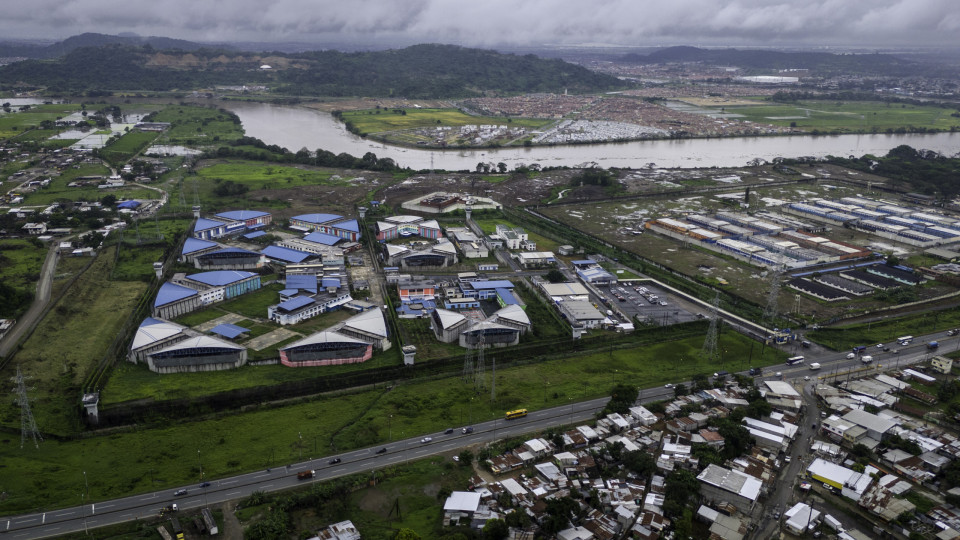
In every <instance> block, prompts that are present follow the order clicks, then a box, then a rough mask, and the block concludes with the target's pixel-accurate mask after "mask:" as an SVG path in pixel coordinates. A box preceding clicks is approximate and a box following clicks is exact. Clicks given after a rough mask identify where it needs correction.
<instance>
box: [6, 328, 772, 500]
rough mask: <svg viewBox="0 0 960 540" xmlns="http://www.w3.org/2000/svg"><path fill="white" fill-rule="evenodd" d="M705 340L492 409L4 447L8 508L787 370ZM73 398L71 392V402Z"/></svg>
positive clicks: (443, 389)
mask: <svg viewBox="0 0 960 540" xmlns="http://www.w3.org/2000/svg"><path fill="white" fill-rule="evenodd" d="M702 342H703V340H702V338H691V339H687V340H681V341H677V342H669V343H660V344H657V345H652V346H646V347H642V348H637V349H624V350H611V351H602V352H596V353H593V354H588V355H584V356H582V357H576V358H564V359H558V360H551V361H546V362H543V363H540V364H534V365H528V366H522V367H517V368H509V369H502V370H498V371H497V396H498V398H497V401H496V402H495V403H492V402H490V400H489V393H486V392H482V393H480V394H479V395H475V394H473V392H472V391H470V390H472V385H470V386H469V387H467V386H466V385H465V383H464V382H462V381H461V380H460V378H459V377H453V378H448V379H440V380H431V381H422V382H417V381H414V382H410V383H402V384H394V385H393V386H392V387H388V388H386V389H385V388H378V389H376V390H367V391H363V392H358V393H355V394H348V395H342V396H339V397H334V396H325V397H320V398H317V399H314V400H312V401H309V402H304V403H301V404H296V405H290V406H286V407H280V408H266V409H262V410H257V411H253V412H247V413H242V414H237V413H235V412H233V411H231V412H229V413H225V414H223V415H221V416H218V417H217V418H212V419H207V420H198V421H196V422H185V423H178V424H176V425H168V424H167V423H163V426H164V427H160V428H143V427H141V428H138V429H133V430H130V431H121V432H115V433H112V434H110V435H102V436H95V437H90V438H85V439H79V440H72V441H68V442H61V441H57V440H53V439H51V440H46V441H44V442H43V443H41V445H40V448H39V450H34V449H32V448H31V449H29V450H24V451H20V450H19V449H18V448H16V444H15V442H14V441H13V440H10V439H8V440H7V442H5V443H2V445H0V455H2V456H3V462H4V464H5V465H6V466H7V468H8V470H16V471H18V472H19V474H17V475H8V478H7V479H6V483H5V485H4V491H5V492H6V493H7V495H8V498H7V499H6V501H5V502H4V506H3V510H2V511H3V512H4V513H15V512H21V511H25V510H29V509H34V508H39V507H45V508H52V507H60V506H67V505H70V504H75V502H74V499H75V498H76V490H77V485H78V482H80V481H81V480H79V478H75V477H74V476H72V475H70V474H64V473H65V472H68V471H79V470H86V471H87V473H88V478H89V479H90V493H91V498H92V500H95V501H96V500H103V499H106V498H108V497H116V496H120V495H122V494H129V493H137V492H146V491H152V490H155V489H158V488H162V487H169V486H174V485H179V484H183V483H189V482H192V481H194V480H195V479H196V478H197V470H195V468H194V465H193V463H194V461H195V458H196V451H197V449H199V450H201V452H202V455H203V456H204V457H203V470H204V474H205V476H206V477H207V478H210V479H214V478H219V477H223V476H226V475H229V474H236V473H239V472H241V471H249V470H255V469H259V468H264V467H268V466H273V465H278V464H281V463H284V462H290V461H293V460H295V459H297V457H298V455H299V451H300V448H298V446H297V445H298V442H299V440H300V439H299V437H298V434H299V435H302V437H303V439H302V440H303V448H302V451H303V457H304V458H307V457H317V456H319V455H331V454H336V453H338V452H340V451H344V450H347V449H350V448H357V447H361V446H366V445H370V444H376V443H385V442H387V439H388V435H389V434H390V432H392V435H393V437H394V438H404V437H410V436H415V435H418V434H421V433H427V432H431V431H435V430H439V429H443V428H446V427H450V426H453V425H463V424H465V423H470V422H474V421H481V420H491V419H493V418H500V417H502V415H503V412H504V411H505V410H509V409H511V408H515V407H516V406H518V405H519V406H523V407H526V408H528V409H539V408H542V407H546V406H556V405H562V404H566V403H569V402H571V401H573V400H580V399H588V398H593V397H598V396H602V395H606V394H607V393H608V392H609V390H610V388H611V387H612V386H613V385H614V384H617V383H630V384H636V385H640V386H644V387H645V386H659V385H662V384H664V383H666V382H674V383H675V382H680V381H682V380H686V379H687V378H689V377H690V376H692V375H693V374H696V373H712V372H714V371H716V370H718V369H726V370H728V371H734V370H739V369H745V368H746V367H748V366H749V365H754V366H759V365H770V364H774V363H779V362H781V361H782V359H783V357H784V354H783V353H780V352H779V351H775V350H774V349H773V348H769V347H768V348H763V347H761V346H759V345H757V344H755V343H753V342H751V341H748V340H747V339H745V338H743V337H741V336H739V335H737V334H734V333H732V332H729V331H726V332H723V333H722V335H721V337H720V347H721V349H722V350H725V356H724V358H725V359H726V363H711V362H707V361H704V360H701V359H700V358H699V354H698V353H699V350H700V348H701V346H702V344H703V343H702ZM761 351H764V359H763V361H761V360H760V353H761ZM750 358H752V360H750ZM289 371H291V372H294V373H296V372H297V371H298V370H289ZM217 374H219V373H208V374H205V375H217ZM151 375H152V376H153V377H156V378H161V376H158V375H155V374H151ZM163 377H166V376H163ZM488 381H489V375H488ZM471 398H472V399H471ZM75 399H76V397H75V396H72V397H71V398H70V399H69V402H70V403H72V404H73V403H75ZM34 412H35V413H37V411H36V410H35V411H34ZM391 414H392V415H393V418H392V422H391V421H390V419H389V416H390V415H391ZM37 420H38V423H39V424H40V428H41V429H45V428H46V423H47V422H46V415H44V416H40V415H38V418H37ZM388 422H389V423H390V425H389V426H388ZM184 441H190V442H191V444H183V443H184Z"/></svg>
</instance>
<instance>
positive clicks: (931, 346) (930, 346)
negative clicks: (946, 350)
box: [927, 341, 940, 351]
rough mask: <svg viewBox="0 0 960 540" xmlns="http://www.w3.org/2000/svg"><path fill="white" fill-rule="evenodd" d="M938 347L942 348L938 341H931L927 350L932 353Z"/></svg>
mask: <svg viewBox="0 0 960 540" xmlns="http://www.w3.org/2000/svg"><path fill="white" fill-rule="evenodd" d="M938 347H940V344H939V343H937V342H936V341H931V342H930V343H927V350H929V351H932V350H934V349H936V348H938Z"/></svg>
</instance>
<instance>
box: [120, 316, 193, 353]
mask: <svg viewBox="0 0 960 540" xmlns="http://www.w3.org/2000/svg"><path fill="white" fill-rule="evenodd" d="M186 330H187V328H186V327H185V326H180V325H179V324H176V323H172V322H170V321H164V320H162V319H154V318H152V317H147V318H146V319H144V320H143V322H142V323H140V327H139V328H137V333H136V334H135V335H134V336H133V342H132V343H131V344H130V352H129V354H127V360H129V361H131V362H133V363H134V364H136V363H137V362H146V361H147V355H148V354H150V353H152V352H154V351H159V350H160V349H163V348H164V347H168V346H170V345H173V344H174V343H178V342H180V341H183V340H185V339H187V338H188V337H189V335H188V334H187V333H186Z"/></svg>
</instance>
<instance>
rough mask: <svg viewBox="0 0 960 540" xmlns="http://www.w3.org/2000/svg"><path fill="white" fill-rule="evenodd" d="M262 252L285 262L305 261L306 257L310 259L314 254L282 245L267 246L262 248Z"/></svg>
mask: <svg viewBox="0 0 960 540" xmlns="http://www.w3.org/2000/svg"><path fill="white" fill-rule="evenodd" d="M260 253H263V254H264V255H266V256H267V257H270V258H271V259H277V260H280V261H284V262H294V263H298V262H303V261H304V260H306V259H309V258H310V257H312V256H313V255H312V254H310V253H307V252H305V251H299V250H296V249H290V248H285V247H282V246H267V247H265V248H263V249H262V250H260Z"/></svg>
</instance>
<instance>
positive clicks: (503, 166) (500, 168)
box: [497, 161, 507, 173]
mask: <svg viewBox="0 0 960 540" xmlns="http://www.w3.org/2000/svg"><path fill="white" fill-rule="evenodd" d="M497 171H499V172H500V173H505V172H507V164H506V163H504V162H502V161H501V162H500V163H497Z"/></svg>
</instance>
